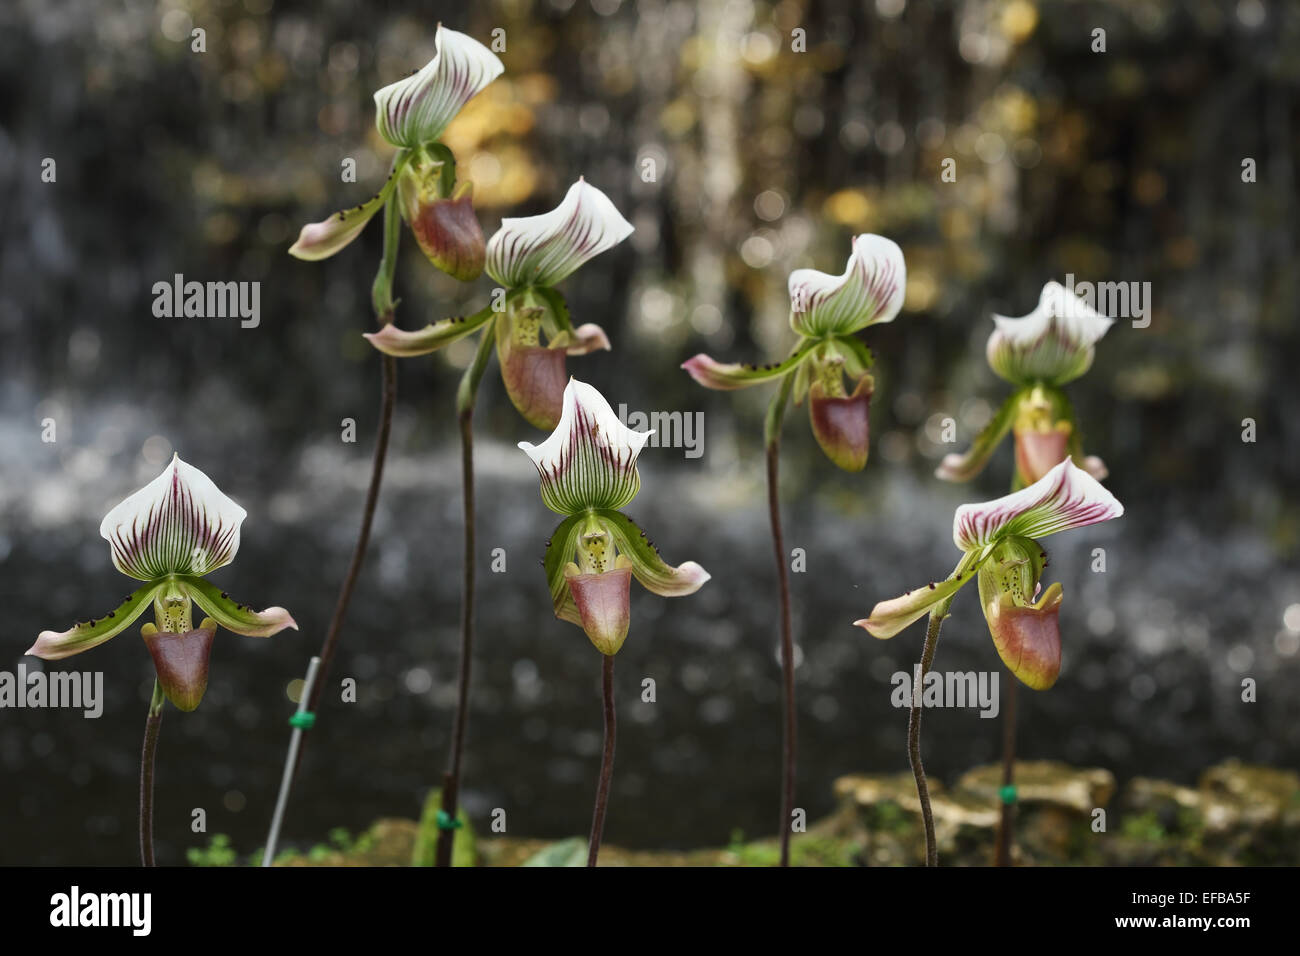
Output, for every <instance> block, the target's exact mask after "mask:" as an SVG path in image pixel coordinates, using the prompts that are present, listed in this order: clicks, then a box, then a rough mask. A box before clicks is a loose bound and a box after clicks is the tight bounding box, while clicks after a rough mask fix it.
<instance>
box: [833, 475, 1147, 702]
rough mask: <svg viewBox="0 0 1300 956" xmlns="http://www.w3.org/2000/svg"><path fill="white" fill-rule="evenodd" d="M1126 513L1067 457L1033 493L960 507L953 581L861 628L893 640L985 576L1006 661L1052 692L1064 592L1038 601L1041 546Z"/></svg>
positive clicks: (882, 607)
mask: <svg viewBox="0 0 1300 956" xmlns="http://www.w3.org/2000/svg"><path fill="white" fill-rule="evenodd" d="M1123 513H1124V507H1123V505H1121V504H1120V503H1119V502H1118V501H1117V500H1116V499H1115V496H1114V495H1112V494H1111V493H1110V492H1109V491H1107V490H1106V489H1105V488H1104V487H1102V485H1101V484H1100V483H1099V482H1098V481H1097V480H1096V479H1095V478H1093V477H1092V476H1091V475H1090V474H1088V473H1087V472H1086V471H1084V470H1083V469H1081V468H1079V467H1077V466H1076V465H1075V464H1074V462H1072V461H1071V460H1070V459H1068V458H1066V459H1064V460H1063V461H1061V462H1059V463H1058V464H1056V465H1055V466H1054V467H1052V468H1051V469H1050V470H1049V471H1048V472H1047V474H1046V475H1044V476H1043V477H1042V478H1040V479H1039V480H1038V481H1036V482H1034V483H1033V484H1032V485H1030V486H1028V487H1027V488H1022V489H1020V490H1019V491H1016V492H1012V493H1011V494H1009V495H1006V496H1005V497H1002V498H998V499H997V500H995V501H988V502H984V503H982V504H967V505H962V506H961V507H960V508H958V509H957V513H956V516H955V517H954V519H953V541H954V542H955V543H956V545H957V547H958V549H960V550H961V552H962V558H961V561H960V562H958V564H957V567H956V569H955V570H954V571H953V573H952V575H951V576H949V577H948V579H947V580H945V581H940V582H937V583H934V582H932V583H930V584H929V586H928V587H922V588H918V589H917V590H915V591H909V592H908V593H907V594H904V595H903V596H902V597H897V598H894V599H893V600H889V601H882V602H880V603H879V604H877V605H876V606H875V608H874V609H873V610H872V612H871V616H870V617H867V618H864V619H863V620H860V621H855V622H854V623H855V624H857V625H858V626H859V627H862V628H865V629H866V630H867V631H868V632H870V633H871V634H872V635H873V636H875V637H879V638H889V637H893V636H894V635H895V634H897V633H898V632H899V631H901V630H903V629H904V628H906V627H907V626H908V625H909V624H912V623H913V622H914V621H917V620H920V619H921V618H922V617H924V616H925V615H926V614H928V613H930V612H931V611H932V610H933V609H934V608H935V607H937V606H938V605H941V604H943V603H944V602H945V601H950V600H951V599H952V597H953V595H954V594H956V593H957V591H959V590H960V589H961V588H962V587H964V586H965V585H966V584H967V583H968V582H969V581H970V580H971V578H973V577H978V578H979V594H980V603H981V605H983V608H984V617H985V619H986V620H987V621H988V626H989V633H990V634H991V635H992V637H993V644H994V646H996V647H997V650H998V654H999V656H1000V657H1001V658H1002V662H1003V663H1004V664H1006V666H1007V668H1008V670H1010V671H1011V672H1012V673H1013V674H1015V675H1016V677H1017V678H1019V680H1020V681H1021V682H1022V683H1024V684H1025V685H1027V686H1028V687H1031V688H1033V689H1034V690H1046V689H1047V688H1049V687H1051V686H1052V685H1053V684H1054V683H1056V678H1057V676H1058V675H1059V673H1060V670H1061V633H1060V627H1059V623H1058V615H1059V613H1060V609H1061V597H1062V592H1061V585H1060V584H1059V583H1054V584H1052V585H1051V586H1050V587H1048V588H1047V590H1046V591H1045V592H1043V593H1042V596H1041V597H1040V596H1039V592H1040V590H1041V578H1042V574H1043V569H1044V568H1045V567H1046V566H1047V554H1046V552H1045V551H1044V550H1043V549H1042V548H1041V547H1039V545H1038V542H1037V539H1039V538H1045V537H1047V536H1048V535H1050V534H1055V533H1056V532H1058V531H1068V530H1069V529H1071V528H1084V527H1087V526H1088V525H1093V524H1098V523H1100V522H1102V521H1109V520H1110V519H1111V518H1118V517H1119V516H1120V515H1122V514H1123Z"/></svg>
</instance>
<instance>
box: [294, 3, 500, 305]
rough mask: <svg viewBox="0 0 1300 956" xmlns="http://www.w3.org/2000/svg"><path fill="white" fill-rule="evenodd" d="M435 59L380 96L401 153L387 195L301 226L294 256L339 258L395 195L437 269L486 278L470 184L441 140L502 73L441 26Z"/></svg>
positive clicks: (388, 136) (491, 59)
mask: <svg viewBox="0 0 1300 956" xmlns="http://www.w3.org/2000/svg"><path fill="white" fill-rule="evenodd" d="M434 43H435V46H436V48H437V52H436V53H435V54H434V56H433V59H432V60H430V61H429V62H428V64H426V65H425V67H424V69H422V70H418V71H417V72H415V73H413V74H411V75H410V76H408V77H406V78H405V79H402V80H398V81H397V82H396V83H390V84H389V85H388V86H385V87H384V88H383V89H382V90H380V91H379V92H377V93H376V94H375V108H376V114H375V125H376V126H377V127H378V129H379V134H380V135H381V136H382V137H383V138H384V139H385V140H387V141H388V142H389V143H390V144H392V145H393V146H396V147H397V148H398V153H397V156H396V158H395V160H394V165H393V171H392V172H391V173H390V174H389V177H388V180H387V182H385V183H384V187H383V189H381V190H380V192H379V193H378V194H377V195H376V196H374V197H373V198H371V199H370V200H368V201H367V202H364V203H361V204H360V205H358V206H354V207H353V208H351V209H345V210H343V211H341V212H337V213H335V214H334V215H332V216H330V217H329V218H328V219H325V220H324V221H322V222H315V223H309V224H308V225H306V226H303V227H302V231H301V232H300V233H299V235H298V241H297V242H295V243H294V244H293V246H292V247H291V248H290V249H289V253H290V254H291V255H293V256H296V257H297V258H299V259H308V260H317V259H325V258H328V257H329V256H332V255H334V253H336V252H338V251H339V250H340V249H342V248H343V247H344V246H346V245H347V244H348V243H350V242H351V241H352V240H353V239H355V238H356V237H357V236H358V235H360V234H361V231H362V229H364V228H365V226H366V223H367V222H369V221H370V219H371V218H372V217H373V216H374V215H375V213H377V212H378V211H379V210H380V209H381V208H383V207H384V205H385V204H386V203H387V202H388V199H389V197H390V196H391V195H392V194H393V191H394V190H397V195H398V200H399V202H398V209H399V211H400V212H401V215H402V218H403V219H404V220H405V221H406V223H407V225H409V226H410V227H411V232H412V234H413V235H414V236H415V239H416V242H417V244H418V245H419V246H420V249H421V251H422V252H423V253H424V254H425V256H426V257H427V258H428V259H429V261H430V262H432V263H433V264H434V265H435V266H437V267H438V268H439V269H441V270H442V271H443V272H446V273H447V274H448V275H450V276H453V277H454V278H457V279H460V280H462V281H469V280H472V279H476V278H478V276H479V275H481V274H482V272H483V260H484V242H483V230H482V227H480V226H479V223H478V219H477V217H476V216H475V215H474V207H473V203H472V201H471V190H470V186H469V184H468V183H461V184H460V185H457V183H456V173H455V169H456V161H455V158H454V157H453V156H452V154H451V151H450V150H449V149H447V147H445V146H443V145H442V144H441V143H439V142H438V138H439V137H440V136H442V134H443V132H444V131H445V130H446V128H447V125H448V124H449V123H450V122H451V121H452V120H453V119H454V118H455V116H456V114H457V113H459V112H460V110H461V108H462V107H463V106H464V105H465V104H466V103H467V102H469V101H470V100H471V99H472V98H473V97H474V96H476V95H477V94H478V93H479V92H480V91H482V90H483V88H484V87H486V86H487V85H488V84H489V83H491V82H492V81H493V80H495V79H496V78H497V77H498V76H500V75H501V73H502V71H503V69H504V67H503V66H502V65H501V61H500V60H499V59H497V57H496V55H495V54H494V53H492V51H491V50H489V49H488V48H487V47H485V46H484V45H483V44H481V43H479V42H478V41H477V40H475V39H474V38H473V37H469V36H466V35H465V34H463V33H457V32H456V31H455V30H448V29H446V28H445V27H443V26H442V25H441V24H439V26H438V32H437V35H436V37H435V39H434Z"/></svg>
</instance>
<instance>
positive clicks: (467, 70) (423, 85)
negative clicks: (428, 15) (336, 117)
mask: <svg viewBox="0 0 1300 956" xmlns="http://www.w3.org/2000/svg"><path fill="white" fill-rule="evenodd" d="M434 43H435V46H436V48H437V52H436V53H434V55H433V59H432V60H430V61H429V62H428V63H427V64H425V66H424V69H422V70H419V71H417V72H415V73H412V74H411V75H410V76H408V77H406V78H405V79H402V80H398V81H397V82H396V83H390V84H388V85H387V86H385V87H384V88H383V89H382V90H380V91H379V92H378V93H376V94H375V109H376V113H375V125H376V126H377V127H378V128H379V135H380V136H382V137H384V139H386V140H388V142H390V143H392V144H393V145H394V146H399V147H407V148H412V147H416V146H420V145H422V144H424V143H432V142H433V141H434V140H436V139H437V138H438V137H439V136H441V135H442V132H443V130H445V129H446V128H447V125H448V124H449V123H450V122H451V121H452V120H453V119H455V117H456V114H457V113H459V112H460V110H461V107H463V106H464V105H465V104H466V103H468V102H469V101H470V100H471V99H473V98H474V96H475V95H476V94H477V93H478V92H479V91H480V90H482V89H483V88H484V87H485V86H487V85H488V84H489V83H491V82H492V81H493V80H495V79H496V78H497V77H498V76H500V75H501V73H502V71H503V70H504V69H505V67H503V66H502V65H501V61H500V60H499V59H497V57H496V54H494V53H493V52H492V51H491V50H489V49H488V48H487V47H485V46H484V45H483V44H482V43H479V42H478V41H477V40H475V39H474V38H473V37H470V36H466V35H465V34H463V33H457V32H456V31H455V30H448V29H447V28H446V27H444V26H442V25H441V24H439V26H438V34H437V36H436V37H435V39H434Z"/></svg>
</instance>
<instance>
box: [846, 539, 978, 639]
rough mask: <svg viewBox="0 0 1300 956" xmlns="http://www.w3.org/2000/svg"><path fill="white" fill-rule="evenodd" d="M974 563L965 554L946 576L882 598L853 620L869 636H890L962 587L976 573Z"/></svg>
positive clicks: (976, 565) (917, 619)
mask: <svg viewBox="0 0 1300 956" xmlns="http://www.w3.org/2000/svg"><path fill="white" fill-rule="evenodd" d="M977 567H978V564H977V559H975V558H973V557H972V556H970V555H967V556H966V557H965V558H963V559H962V562H961V563H960V564H959V565H957V569H956V570H955V571H954V572H953V573H952V575H951V576H950V577H948V578H947V579H946V580H944V581H931V582H930V584H929V585H927V586H926V587H923V588H917V589H916V590H915V591H908V592H907V593H906V594H903V595H901V596H900V597H896V598H891V599H890V600H888V601H881V602H880V603H879V604H877V605H876V606H875V607H874V608H872V609H871V615H870V617H865V618H862V619H860V620H857V621H854V622H853V623H854V624H855V625H857V626H858V627H861V628H863V629H865V630H866V631H867V633H869V634H870V635H871V636H872V637H878V638H880V639H881V640H884V639H886V638H890V637H893V636H894V635H895V634H897V633H898V632H899V631H902V630H903V629H904V628H906V627H907V626H908V625H910V624H912V623H914V622H916V621H919V620H920V619H921V618H923V617H925V616H926V615H927V614H929V613H930V611H931V609H933V608H934V607H935V606H936V605H939V604H942V603H943V602H944V601H946V600H948V599H949V598H951V597H952V596H953V595H954V594H956V593H957V592H958V591H960V590H961V589H962V588H963V587H965V586H966V585H967V584H968V583H969V582H970V580H971V579H972V578H973V577H975V573H974V572H975V569H976V568H977Z"/></svg>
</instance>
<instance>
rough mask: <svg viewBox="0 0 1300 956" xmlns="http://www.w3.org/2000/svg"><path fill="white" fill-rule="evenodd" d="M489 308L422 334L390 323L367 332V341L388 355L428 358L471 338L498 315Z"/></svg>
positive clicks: (430, 327)
mask: <svg viewBox="0 0 1300 956" xmlns="http://www.w3.org/2000/svg"><path fill="white" fill-rule="evenodd" d="M496 314H497V313H496V312H494V311H492V308H491V307H490V306H489V307H488V308H486V309H481V310H480V311H478V312H475V313H474V314H473V315H469V316H463V317H462V316H457V317H454V318H449V319H443V320H442V321H440V322H434V323H433V324H432V325H426V326H425V327H424V328H422V329H420V331H418V332H406V331H403V330H402V329H399V328H398V327H397V326H396V325H394V324H392V323H389V324H388V325H385V326H384V327H383V328H382V329H380V330H379V331H378V332H366V333H363V334H364V335H365V337H366V340H367V341H369V342H370V344H371V345H373V346H374V347H375V348H377V349H379V351H381V352H383V353H384V354H385V355H393V356H396V357H397V358H412V357H414V356H417V355H428V354H429V353H430V352H436V351H437V350H438V349H440V348H443V347H444V346H447V345H450V344H451V343H452V342H455V341H457V340H458V339H463V338H464V337H465V336H467V335H473V334H474V333H475V332H477V331H478V330H479V329H481V328H482V327H483V326H484V325H486V324H487V323H488V322H490V321H491V320H492V318H493V317H494V316H496Z"/></svg>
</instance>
